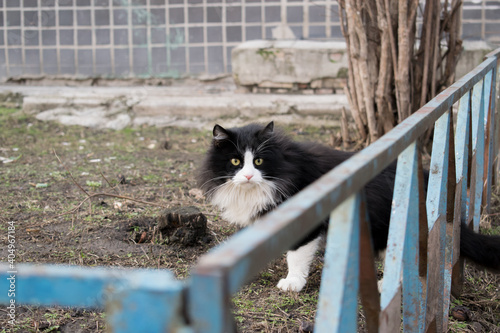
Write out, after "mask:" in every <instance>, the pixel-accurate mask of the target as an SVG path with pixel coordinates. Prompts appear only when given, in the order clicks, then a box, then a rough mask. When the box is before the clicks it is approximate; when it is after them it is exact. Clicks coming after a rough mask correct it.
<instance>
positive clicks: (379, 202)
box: [199, 123, 500, 271]
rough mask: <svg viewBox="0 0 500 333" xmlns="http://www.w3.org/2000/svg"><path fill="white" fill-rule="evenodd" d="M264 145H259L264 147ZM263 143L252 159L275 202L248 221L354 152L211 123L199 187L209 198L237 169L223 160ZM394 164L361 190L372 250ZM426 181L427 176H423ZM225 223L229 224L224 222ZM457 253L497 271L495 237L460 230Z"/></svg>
mask: <svg viewBox="0 0 500 333" xmlns="http://www.w3.org/2000/svg"><path fill="white" fill-rule="evenodd" d="M264 142H265V143H264ZM263 143H264V145H265V149H263V148H261V149H260V151H259V152H258V153H257V155H258V157H260V158H263V160H264V161H265V162H264V163H263V164H262V165H261V166H260V167H258V168H259V170H260V171H261V172H262V174H263V176H264V178H265V179H267V180H269V181H273V182H277V183H279V187H280V189H281V191H279V192H277V193H276V200H275V203H273V204H270V205H269V206H268V207H266V208H265V209H262V210H261V211H259V212H258V214H256V216H252V217H251V219H252V220H254V219H256V218H258V217H259V216H261V215H263V214H265V213H267V212H268V211H269V210H272V209H273V208H275V206H276V205H277V204H279V203H281V202H283V201H285V200H286V199H287V198H288V197H290V196H292V195H294V194H295V193H297V192H299V191H300V190H302V189H303V188H305V187H306V186H308V185H309V184H311V183H312V182H314V181H315V180H317V179H318V178H320V177H321V176H322V175H324V174H325V173H327V172H328V171H330V170H331V169H332V168H334V167H336V166H337V165H339V164H340V163H342V162H343V161H345V160H346V159H348V158H349V157H351V156H352V155H353V154H354V153H350V152H344V151H339V150H335V149H332V148H329V147H326V146H323V145H320V144H317V143H303V142H295V141H293V140H291V139H290V138H289V137H287V136H286V135H283V134H282V133H280V132H277V131H274V130H273V123H270V124H269V125H268V126H266V127H264V126H261V125H257V124H251V125H247V126H244V127H240V128H232V129H229V130H225V129H223V128H222V127H220V126H218V125H216V126H215V128H214V140H213V144H212V146H211V147H210V149H209V151H208V153H207V156H206V159H205V161H204V164H203V167H202V172H201V173H200V176H199V184H200V186H201V188H202V189H203V190H204V191H205V192H206V193H207V196H208V197H209V198H210V197H211V195H213V193H214V192H213V191H216V190H217V188H218V186H220V185H222V184H223V183H224V182H226V181H227V179H228V178H227V177H231V176H232V175H234V174H235V173H236V172H237V171H238V170H239V168H238V167H237V166H233V165H232V164H231V163H230V162H229V161H230V160H231V158H239V159H241V158H242V156H243V155H244V153H245V150H246V149H251V150H257V149H258V147H259V146H261V145H262V144H263ZM395 172H396V163H392V164H391V165H390V166H389V167H387V168H386V169H385V170H384V171H383V172H382V173H381V174H380V175H378V176H377V177H375V178H374V179H373V180H372V181H371V182H370V183H368V184H367V185H366V187H365V193H366V198H367V205H368V213H369V221H370V226H371V234H372V239H373V246H374V250H375V251H379V250H383V249H385V247H386V243H387V236H388V231H389V220H390V214H391V204H392V195H393V187H394V177H395ZM426 178H427V177H426ZM230 222H231V221H230ZM327 223H328V221H325V222H324V223H322V224H321V225H320V227H318V228H317V229H316V230H314V231H313V232H312V233H311V234H309V235H307V236H305V238H304V239H303V240H302V241H301V242H300V243H299V244H297V245H296V246H295V247H294V249H297V248H299V247H300V246H302V245H304V244H307V243H308V242H309V241H311V240H313V239H315V238H316V237H317V236H318V235H319V234H321V233H323V232H325V231H326V229H327ZM460 244H461V246H460V252H461V255H462V256H464V257H466V258H469V259H471V260H472V261H474V262H476V263H478V264H480V265H482V266H485V267H487V268H490V269H493V270H495V271H500V237H498V236H486V235H480V234H477V233H475V232H473V231H472V230H471V229H469V228H467V227H466V226H465V225H463V226H462V232H461V242H460Z"/></svg>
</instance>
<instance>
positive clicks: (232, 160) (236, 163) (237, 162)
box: [231, 158, 241, 166]
mask: <svg viewBox="0 0 500 333" xmlns="http://www.w3.org/2000/svg"><path fill="white" fill-rule="evenodd" d="M240 163H241V162H240V160H239V159H237V158H232V159H231V164H232V165H234V166H237V165H240Z"/></svg>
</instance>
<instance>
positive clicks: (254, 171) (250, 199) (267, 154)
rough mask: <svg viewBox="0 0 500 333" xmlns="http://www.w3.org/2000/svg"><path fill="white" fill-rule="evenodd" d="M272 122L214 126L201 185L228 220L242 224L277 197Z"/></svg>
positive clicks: (277, 198)
mask: <svg viewBox="0 0 500 333" xmlns="http://www.w3.org/2000/svg"><path fill="white" fill-rule="evenodd" d="M273 129H274V124H273V123H272V122H271V123H269V124H268V125H267V126H265V127H262V126H259V125H248V126H245V127H241V128H237V129H229V130H226V129H224V128H223V127H221V126H219V125H215V127H214V130H213V143H212V147H211V148H210V150H209V152H208V154H207V159H206V160H205V165H204V169H205V170H204V173H202V176H201V177H200V182H203V183H201V184H200V185H201V187H202V188H203V189H204V190H205V192H206V193H207V196H208V197H209V198H210V199H211V201H212V203H213V204H215V205H216V206H218V207H219V208H220V209H222V211H223V217H225V218H226V219H227V220H229V221H230V222H234V223H237V224H240V225H246V224H248V223H249V221H250V220H252V219H254V218H255V217H256V216H258V215H259V214H260V213H261V212H262V211H265V210H267V209H269V208H271V207H273V206H275V205H276V204H278V203H279V202H280V201H282V200H281V189H280V188H281V186H280V180H279V177H278V176H277V173H278V172H279V169H280V167H279V165H280V162H279V159H280V156H281V152H280V151H279V149H278V148H277V147H276V145H275V144H274V143H273V139H274V137H275V136H274V133H273Z"/></svg>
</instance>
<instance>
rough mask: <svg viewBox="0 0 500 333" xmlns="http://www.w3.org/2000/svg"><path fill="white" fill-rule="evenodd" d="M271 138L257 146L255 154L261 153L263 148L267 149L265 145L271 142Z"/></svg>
mask: <svg viewBox="0 0 500 333" xmlns="http://www.w3.org/2000/svg"><path fill="white" fill-rule="evenodd" d="M271 139H272V137H270V138H268V139H267V140H264V141H263V142H262V143H261V144H260V145H258V146H257V149H255V152H256V153H262V152H263V151H264V150H265V148H267V146H266V145H267V144H268V143H269V140H271Z"/></svg>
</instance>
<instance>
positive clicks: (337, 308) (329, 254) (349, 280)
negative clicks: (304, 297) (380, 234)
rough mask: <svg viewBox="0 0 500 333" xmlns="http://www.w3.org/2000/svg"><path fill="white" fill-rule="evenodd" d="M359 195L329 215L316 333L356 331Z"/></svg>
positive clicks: (360, 212) (360, 197)
mask: <svg viewBox="0 0 500 333" xmlns="http://www.w3.org/2000/svg"><path fill="white" fill-rule="evenodd" d="M362 200H364V199H363V198H362V195H361V194H359V193H357V194H354V195H353V196H351V197H350V198H348V199H347V200H345V201H344V202H343V203H342V204H340V205H339V206H338V207H337V208H336V209H335V210H334V211H333V212H332V213H331V215H330V227H329V229H328V237H327V243H326V252H325V265H324V267H323V274H322V277H321V278H322V280H323V281H328V283H322V284H321V287H320V297H319V301H318V314H317V324H316V326H315V332H318V333H322V332H324V333H331V332H338V333H340V332H355V331H356V327H357V316H358V302H357V299H358V298H357V295H358V290H359V231H360V228H359V225H360V219H362V218H364V217H363V215H364V214H363V212H362V211H361V206H362Z"/></svg>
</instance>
